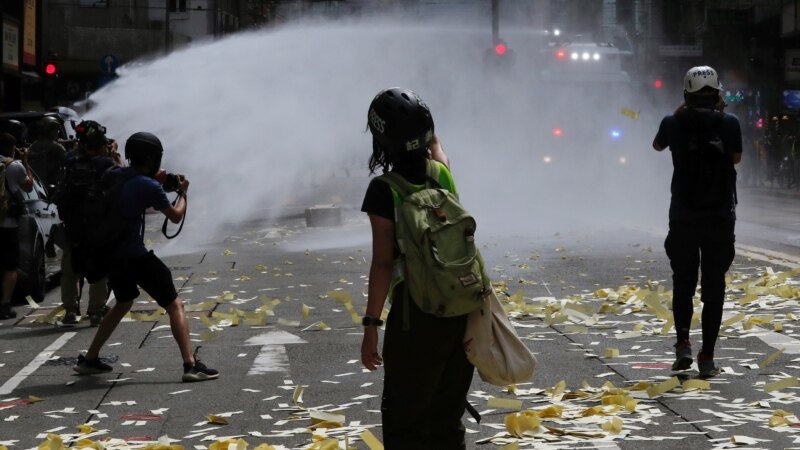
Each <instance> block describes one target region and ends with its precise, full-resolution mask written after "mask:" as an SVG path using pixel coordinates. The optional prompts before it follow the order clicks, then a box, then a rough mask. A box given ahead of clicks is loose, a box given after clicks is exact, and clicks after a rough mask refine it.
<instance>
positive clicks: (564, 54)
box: [556, 50, 567, 59]
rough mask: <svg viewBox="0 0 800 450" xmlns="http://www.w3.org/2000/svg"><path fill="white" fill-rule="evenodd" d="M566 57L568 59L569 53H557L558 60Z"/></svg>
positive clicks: (562, 51) (560, 51) (559, 51)
mask: <svg viewBox="0 0 800 450" xmlns="http://www.w3.org/2000/svg"><path fill="white" fill-rule="evenodd" d="M566 57H567V52H565V51H564V50H558V51H557V52H556V58H558V59H564V58H566Z"/></svg>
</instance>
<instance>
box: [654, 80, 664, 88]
mask: <svg viewBox="0 0 800 450" xmlns="http://www.w3.org/2000/svg"><path fill="white" fill-rule="evenodd" d="M653 86H654V87H655V88H656V89H661V87H662V86H664V83H662V82H661V80H656V81H654V82H653Z"/></svg>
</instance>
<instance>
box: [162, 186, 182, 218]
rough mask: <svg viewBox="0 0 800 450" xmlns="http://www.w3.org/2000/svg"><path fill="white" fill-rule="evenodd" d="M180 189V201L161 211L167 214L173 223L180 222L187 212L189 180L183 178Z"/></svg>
mask: <svg viewBox="0 0 800 450" xmlns="http://www.w3.org/2000/svg"><path fill="white" fill-rule="evenodd" d="M180 190H181V195H180V197H178V202H177V203H176V204H175V206H172V205H170V206H169V207H167V208H164V209H162V210H161V213H162V214H164V215H165V216H167V219H169V221H170V222H172V223H180V221H181V219H183V216H184V214H186V191H188V190H189V180H186V179H184V180H183V182H182V183H181V188H180Z"/></svg>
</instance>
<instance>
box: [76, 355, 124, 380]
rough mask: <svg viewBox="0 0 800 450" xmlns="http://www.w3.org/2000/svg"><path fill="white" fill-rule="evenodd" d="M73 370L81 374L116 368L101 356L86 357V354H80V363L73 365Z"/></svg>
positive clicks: (109, 370) (91, 373) (93, 373)
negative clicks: (101, 359) (95, 357)
mask: <svg viewBox="0 0 800 450" xmlns="http://www.w3.org/2000/svg"><path fill="white" fill-rule="evenodd" d="M72 370H74V371H75V372H78V373H79V374H81V375H96V374H98V373H108V372H111V371H112V370H114V368H113V367H111V366H109V365H108V364H106V363H104V362H103V361H100V358H97V359H86V357H85V356H83V355H78V364H76V365H74V366H72Z"/></svg>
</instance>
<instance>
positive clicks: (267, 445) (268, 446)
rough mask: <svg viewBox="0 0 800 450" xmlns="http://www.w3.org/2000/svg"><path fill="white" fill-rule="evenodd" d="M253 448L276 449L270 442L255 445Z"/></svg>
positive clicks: (262, 449) (254, 449) (260, 449)
mask: <svg viewBox="0 0 800 450" xmlns="http://www.w3.org/2000/svg"><path fill="white" fill-rule="evenodd" d="M253 450H275V447H273V446H271V445H269V444H261V445H259V446H258V447H254V448H253Z"/></svg>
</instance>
